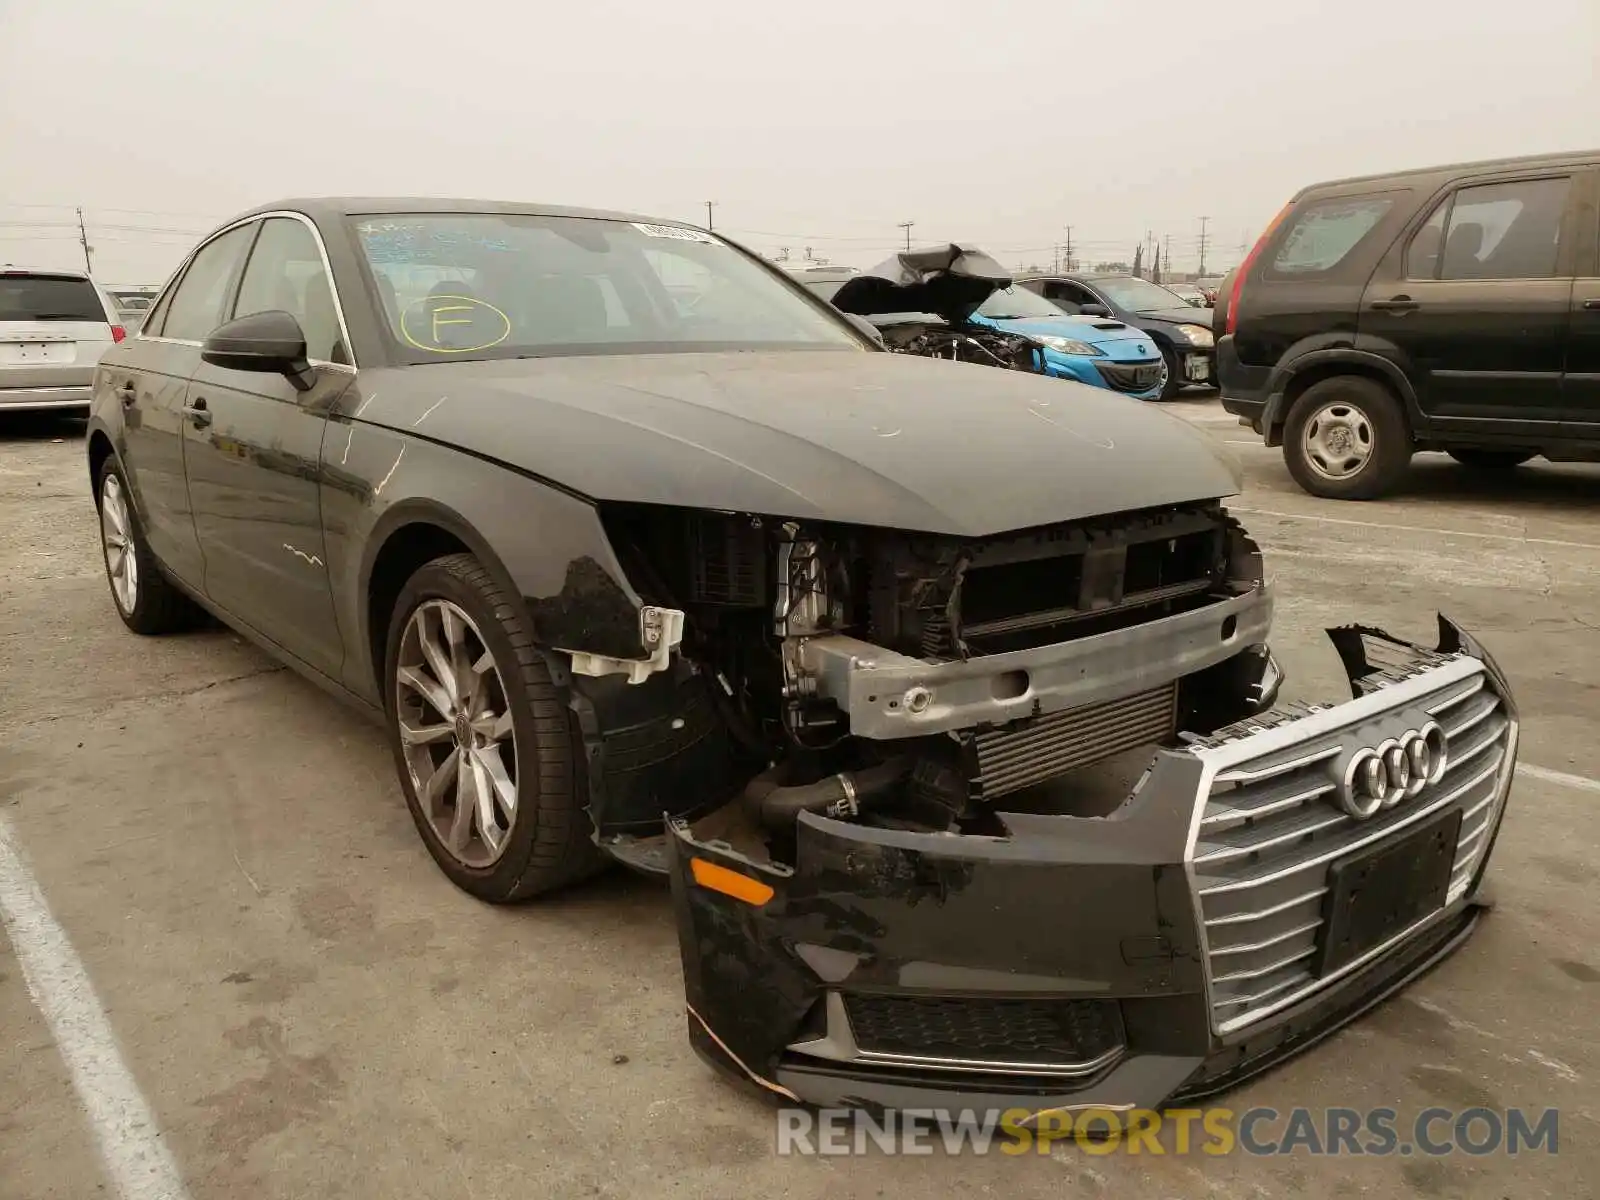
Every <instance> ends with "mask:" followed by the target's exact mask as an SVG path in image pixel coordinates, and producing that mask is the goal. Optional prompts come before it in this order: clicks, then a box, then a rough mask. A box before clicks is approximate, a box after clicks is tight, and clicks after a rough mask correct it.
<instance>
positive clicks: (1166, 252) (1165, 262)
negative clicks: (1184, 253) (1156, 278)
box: [1161, 233, 1172, 275]
mask: <svg viewBox="0 0 1600 1200" xmlns="http://www.w3.org/2000/svg"><path fill="white" fill-rule="evenodd" d="M1161 269H1162V270H1163V271H1165V272H1166V273H1167V274H1168V275H1171V274H1172V235H1171V234H1170V233H1169V234H1167V235H1166V236H1165V237H1164V238H1163V239H1162V243H1161Z"/></svg>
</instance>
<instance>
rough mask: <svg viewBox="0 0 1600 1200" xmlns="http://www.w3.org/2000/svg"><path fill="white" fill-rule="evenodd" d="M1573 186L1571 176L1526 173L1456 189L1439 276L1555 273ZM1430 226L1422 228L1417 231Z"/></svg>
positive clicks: (1501, 276)
mask: <svg viewBox="0 0 1600 1200" xmlns="http://www.w3.org/2000/svg"><path fill="white" fill-rule="evenodd" d="M1571 186H1572V181H1571V179H1569V178H1560V179H1523V180H1518V181H1516V182H1514V183H1491V184H1484V185H1481V186H1478V187H1466V188H1462V189H1461V190H1460V191H1458V192H1456V193H1455V195H1454V197H1453V198H1452V200H1451V201H1447V204H1448V208H1449V211H1448V213H1447V214H1445V215H1444V217H1443V229H1444V237H1443V244H1442V251H1441V252H1440V255H1439V261H1438V275H1437V276H1436V278H1439V279H1551V278H1554V277H1555V275H1556V270H1557V264H1558V263H1559V261H1560V258H1561V224H1562V217H1563V216H1564V215H1565V213H1566V209H1567V197H1568V194H1569V192H1570V190H1571ZM1440 207H1441V210H1442V209H1443V208H1444V207H1445V206H1444V205H1441V206H1440ZM1432 224H1433V222H1432V220H1430V221H1429V225H1432ZM1426 229H1427V227H1426V226H1425V227H1424V228H1423V229H1422V230H1419V231H1418V233H1417V237H1418V238H1421V237H1422V236H1423V234H1424V233H1425V232H1426ZM1415 244H1416V243H1415V241H1413V246H1415ZM1408 266H1409V261H1408ZM1422 278H1427V277H1426V276H1422Z"/></svg>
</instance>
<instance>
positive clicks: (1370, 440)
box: [1283, 375, 1413, 500]
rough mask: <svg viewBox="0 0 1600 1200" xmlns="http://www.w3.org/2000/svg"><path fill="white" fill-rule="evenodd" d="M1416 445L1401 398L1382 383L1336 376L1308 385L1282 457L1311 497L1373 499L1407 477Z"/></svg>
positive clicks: (1297, 405)
mask: <svg viewBox="0 0 1600 1200" xmlns="http://www.w3.org/2000/svg"><path fill="white" fill-rule="evenodd" d="M1412 450H1413V445H1412V441H1411V431H1410V429H1409V428H1407V426H1406V418H1405V413H1404V411H1403V410H1402V409H1401V407H1400V402H1399V401H1398V400H1397V399H1396V398H1395V396H1394V394H1393V393H1392V392H1390V391H1389V390H1388V389H1387V388H1386V387H1384V386H1383V385H1382V384H1380V383H1377V382H1375V381H1374V380H1371V379H1366V378H1363V377H1362V376H1360V375H1336V376H1334V377H1333V378H1332V379H1324V380H1322V381H1321V382H1319V383H1314V384H1312V385H1311V386H1310V387H1308V388H1307V389H1306V390H1305V392H1304V393H1302V394H1301V396H1300V398H1299V399H1298V400H1296V401H1295V403H1294V407H1293V408H1292V409H1290V410H1289V419H1288V421H1287V422H1286V423H1285V425H1284V431H1283V459H1284V462H1285V463H1286V464H1287V465H1288V468H1289V474H1290V475H1292V476H1294V481H1295V482H1296V483H1298V484H1299V485H1300V486H1301V487H1302V488H1304V489H1305V490H1306V491H1307V492H1309V493H1311V495H1313V496H1322V497H1325V498H1327V499H1330V500H1373V499H1376V498H1377V497H1379V496H1382V495H1384V494H1386V493H1388V492H1389V491H1391V490H1393V488H1394V487H1395V485H1396V484H1398V483H1399V482H1400V480H1401V479H1403V478H1404V477H1405V474H1406V470H1407V468H1408V467H1409V465H1410V463H1411V453H1412Z"/></svg>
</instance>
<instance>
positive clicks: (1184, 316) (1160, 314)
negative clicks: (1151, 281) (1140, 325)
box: [1133, 304, 1211, 329]
mask: <svg viewBox="0 0 1600 1200" xmlns="http://www.w3.org/2000/svg"><path fill="white" fill-rule="evenodd" d="M1133 319H1134V321H1136V322H1138V321H1166V322H1169V323H1170V324H1173V325H1200V326H1203V327H1205V328H1206V329H1210V328H1211V310H1210V309H1209V308H1195V307H1194V306H1192V305H1187V304H1186V305H1184V306H1183V307H1181V308H1157V309H1153V310H1151V311H1150V312H1140V313H1134V314H1133Z"/></svg>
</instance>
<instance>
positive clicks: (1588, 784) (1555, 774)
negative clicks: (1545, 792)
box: [1517, 763, 1600, 792]
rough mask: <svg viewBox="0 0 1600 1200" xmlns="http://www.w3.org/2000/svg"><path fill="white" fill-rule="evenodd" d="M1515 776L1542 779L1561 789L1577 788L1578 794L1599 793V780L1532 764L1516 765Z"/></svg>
mask: <svg viewBox="0 0 1600 1200" xmlns="http://www.w3.org/2000/svg"><path fill="white" fill-rule="evenodd" d="M1517 774H1518V775H1526V776H1528V778H1530V779H1542V780H1544V781H1545V782H1546V783H1554V784H1559V785H1560V786H1561V787H1569V788H1577V789H1578V790H1579V791H1580V792H1600V779H1590V778H1589V777H1588V776H1587V775H1569V774H1567V772H1565V771H1552V770H1551V769H1550V768H1549V767H1536V766H1534V765H1533V764H1532V763H1518V764H1517Z"/></svg>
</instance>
